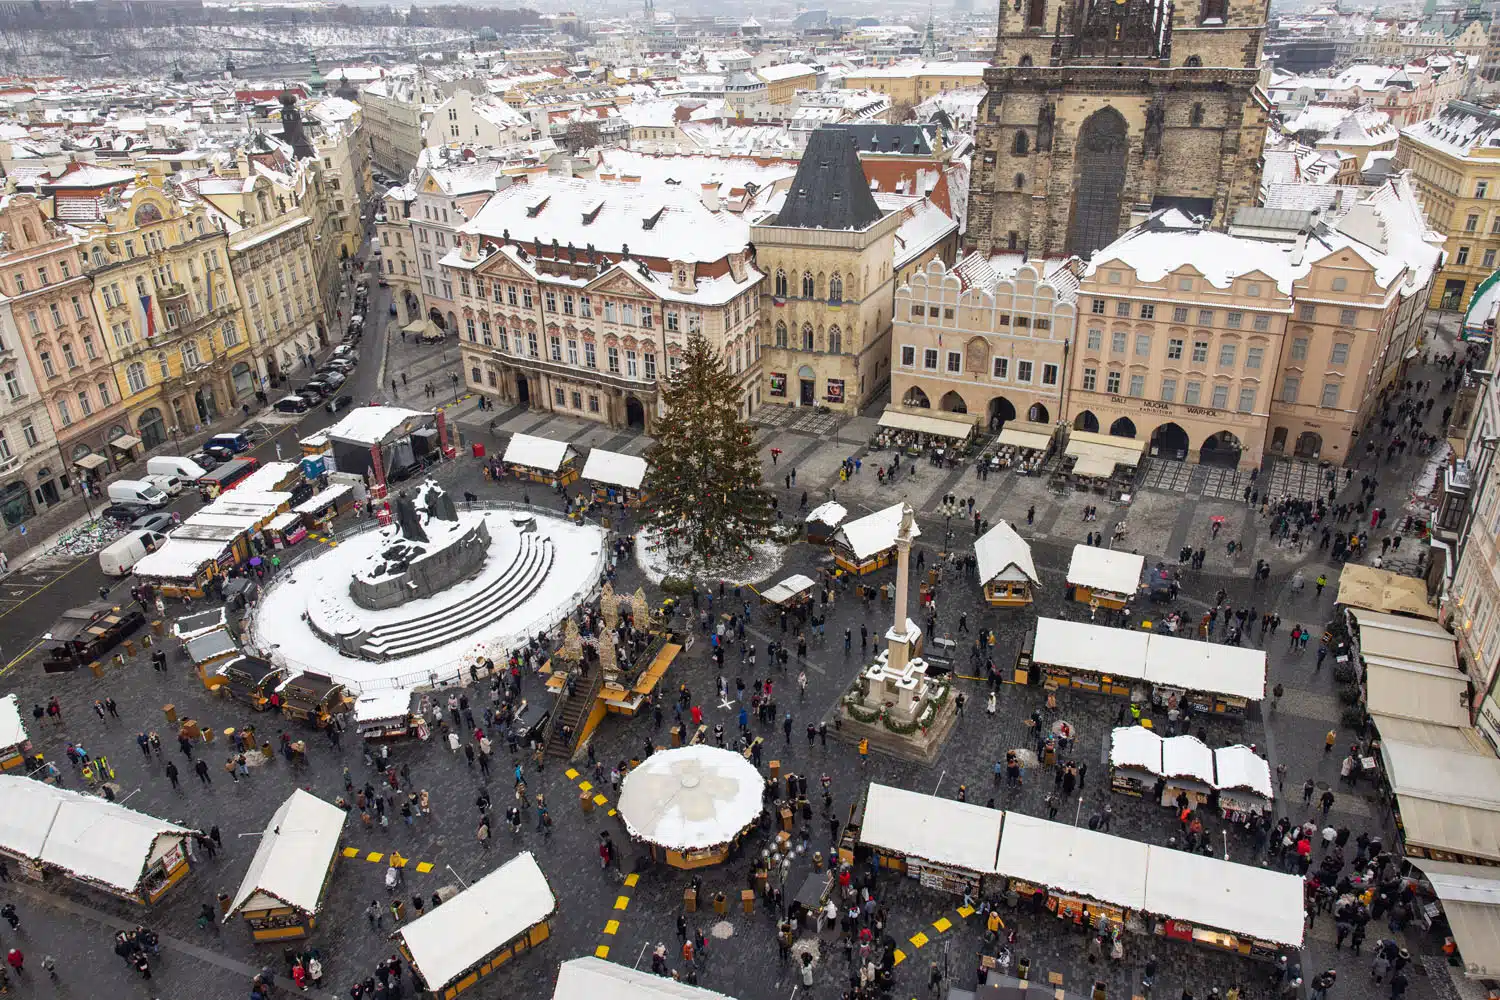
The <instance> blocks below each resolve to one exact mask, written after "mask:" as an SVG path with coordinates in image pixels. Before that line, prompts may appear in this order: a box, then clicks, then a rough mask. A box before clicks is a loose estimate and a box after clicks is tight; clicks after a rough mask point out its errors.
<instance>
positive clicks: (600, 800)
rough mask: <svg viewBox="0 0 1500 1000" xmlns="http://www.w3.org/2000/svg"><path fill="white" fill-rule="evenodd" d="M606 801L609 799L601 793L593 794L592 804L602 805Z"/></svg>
mask: <svg viewBox="0 0 1500 1000" xmlns="http://www.w3.org/2000/svg"><path fill="white" fill-rule="evenodd" d="M608 801H609V799H606V798H605V797H604V796H602V795H595V796H594V805H596V806H602V805H604V803H606V802H608Z"/></svg>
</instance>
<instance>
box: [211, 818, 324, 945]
mask: <svg viewBox="0 0 1500 1000" xmlns="http://www.w3.org/2000/svg"><path fill="white" fill-rule="evenodd" d="M345 818H346V813H345V812H344V810H342V809H340V808H339V807H338V806H336V805H333V804H332V803H331V802H325V801H323V800H322V799H320V798H318V797H317V796H316V795H313V794H311V793H310V792H305V791H303V790H302V789H300V788H298V789H295V790H293V792H292V794H291V797H290V798H288V799H287V800H286V801H285V802H283V803H282V804H281V807H280V808H279V809H277V810H276V812H275V813H274V814H272V816H271V821H270V822H269V823H267V824H266V830H265V833H264V834H263V835H262V836H261V838H260V844H259V845H258V846H257V847H256V849H255V857H253V858H251V859H250V868H249V870H248V871H246V872H245V878H244V880H243V881H242V882H240V888H239V891H238V892H236V893H235V894H234V903H233V905H231V906H230V908H229V910H228V912H226V913H225V914H224V919H225V920H228V919H229V918H230V917H232V916H233V915H234V914H236V913H238V912H239V910H240V908H241V907H242V906H244V905H245V904H246V903H247V902H249V901H250V900H251V899H252V898H253V897H255V896H257V895H262V894H264V895H267V896H270V897H272V898H273V899H277V900H280V901H281V902H283V903H285V904H287V905H288V906H294V907H296V908H297V909H299V910H301V911H303V912H304V913H316V912H318V907H319V903H320V902H321V897H322V895H323V884H324V882H325V880H326V879H327V876H328V869H329V867H330V866H331V865H332V864H333V859H334V854H335V853H336V852H337V850H338V846H339V835H340V833H341V832H342V831H343V829H344V820H345Z"/></svg>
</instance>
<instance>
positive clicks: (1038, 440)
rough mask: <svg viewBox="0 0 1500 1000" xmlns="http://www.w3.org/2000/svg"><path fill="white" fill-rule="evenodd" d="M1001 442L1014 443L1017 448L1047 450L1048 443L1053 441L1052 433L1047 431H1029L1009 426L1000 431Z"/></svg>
mask: <svg viewBox="0 0 1500 1000" xmlns="http://www.w3.org/2000/svg"><path fill="white" fill-rule="evenodd" d="M999 442H1000V443H1001V444H1009V445H1014V446H1015V447H1017V448H1030V449H1032V450H1033V451H1046V450H1047V445H1049V444H1051V443H1052V435H1051V434H1049V433H1047V432H1045V431H1028V430H1023V429H1021V428H1020V427H1007V428H1005V429H1004V430H1003V431H1001V432H1000V437H999Z"/></svg>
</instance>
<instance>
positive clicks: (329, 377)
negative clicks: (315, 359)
mask: <svg viewBox="0 0 1500 1000" xmlns="http://www.w3.org/2000/svg"><path fill="white" fill-rule="evenodd" d="M318 381H320V382H325V383H327V384H328V386H329V388H330V390H332V389H337V388H338V387H339V386H341V385H343V384H344V383H345V382H347V381H349V379H348V377H347V376H346V375H345V374H344V373H343V372H341V371H338V370H337V369H334V370H331V371H326V372H323V373H322V374H320V375H319V376H318Z"/></svg>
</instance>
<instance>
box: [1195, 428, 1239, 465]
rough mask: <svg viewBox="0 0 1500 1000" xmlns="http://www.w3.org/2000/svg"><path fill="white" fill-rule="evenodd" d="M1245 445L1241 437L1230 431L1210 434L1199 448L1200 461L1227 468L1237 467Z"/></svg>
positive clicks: (1203, 463) (1204, 463)
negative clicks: (1241, 441) (1241, 442)
mask: <svg viewBox="0 0 1500 1000" xmlns="http://www.w3.org/2000/svg"><path fill="white" fill-rule="evenodd" d="M1242 451H1244V447H1243V446H1242V445H1241V444H1240V439H1239V438H1237V437H1235V436H1234V434H1232V433H1231V432H1229V431H1219V432H1218V433H1216V434H1210V435H1209V436H1208V437H1207V438H1205V439H1204V441H1203V444H1202V445H1200V446H1199V448H1198V461H1199V463H1200V464H1202V465H1217V466H1221V467H1223V468H1226V469H1233V468H1237V467H1238V466H1239V464H1240V453H1241V452H1242Z"/></svg>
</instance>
